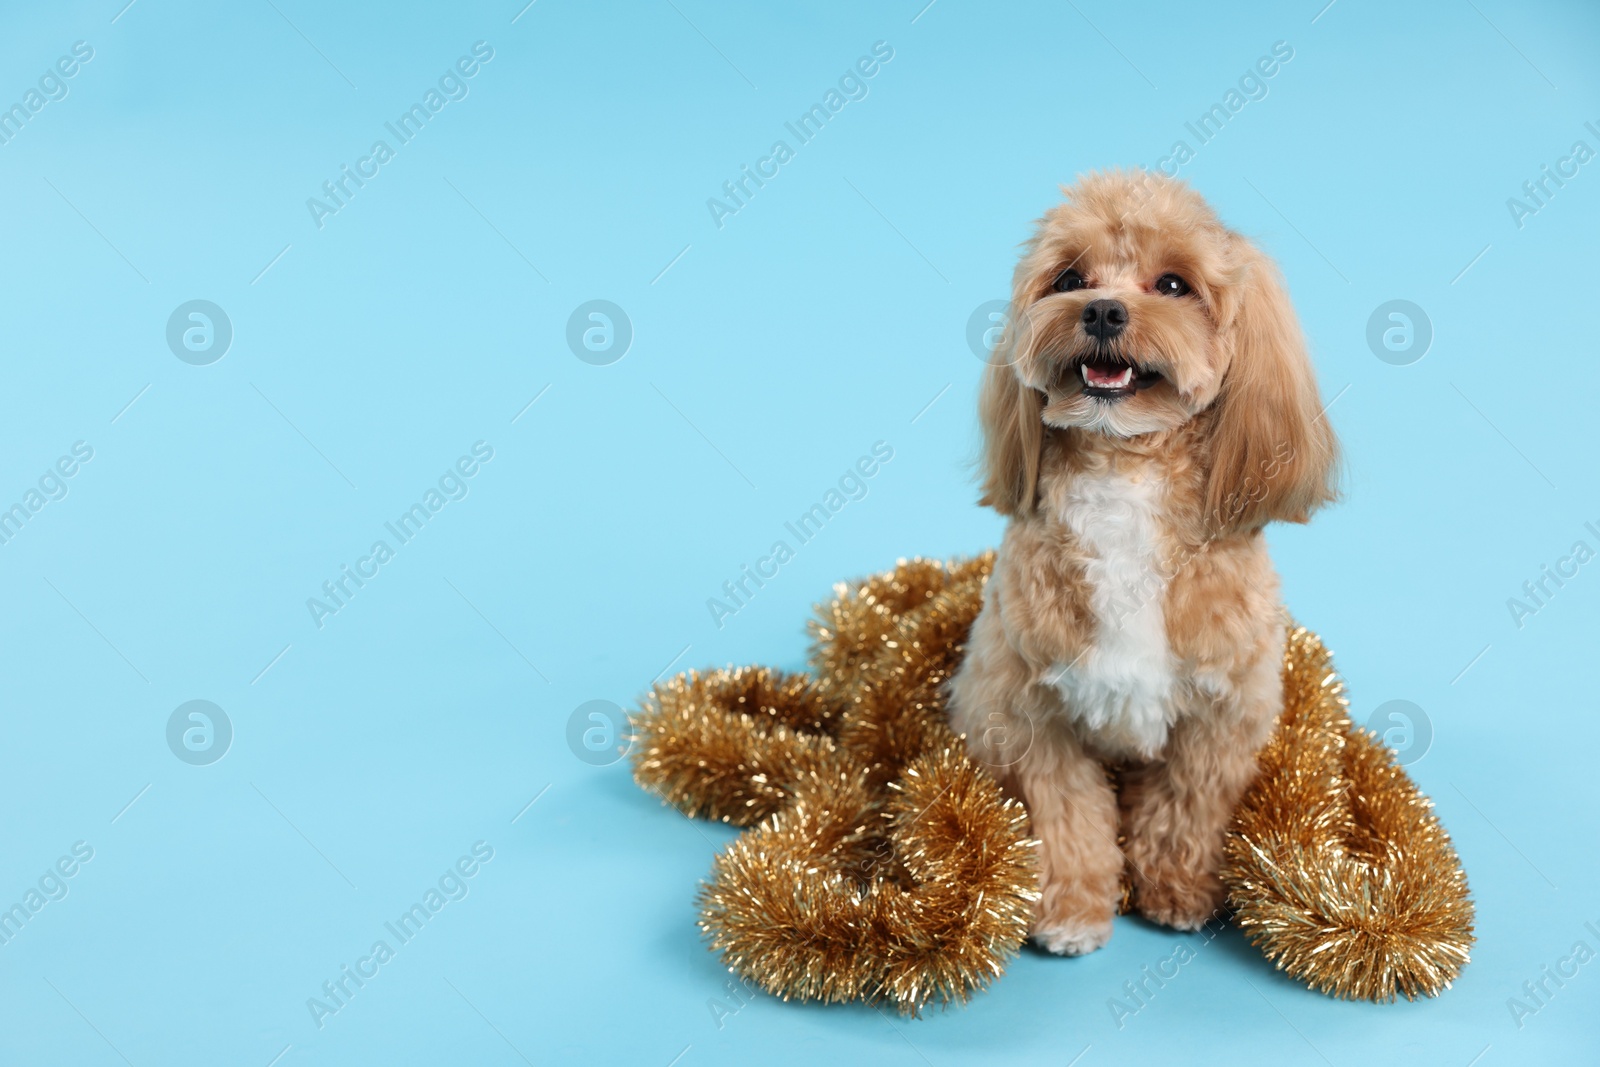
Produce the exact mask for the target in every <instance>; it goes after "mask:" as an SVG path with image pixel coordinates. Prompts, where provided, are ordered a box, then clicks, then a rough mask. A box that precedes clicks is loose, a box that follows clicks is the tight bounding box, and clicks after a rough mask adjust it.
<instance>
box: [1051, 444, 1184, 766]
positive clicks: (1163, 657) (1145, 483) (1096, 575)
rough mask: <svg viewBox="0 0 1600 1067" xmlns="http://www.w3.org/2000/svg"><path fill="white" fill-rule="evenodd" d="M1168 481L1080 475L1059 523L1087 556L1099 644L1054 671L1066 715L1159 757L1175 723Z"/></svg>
mask: <svg viewBox="0 0 1600 1067" xmlns="http://www.w3.org/2000/svg"><path fill="white" fill-rule="evenodd" d="M1161 496H1162V485H1161V482H1160V481H1159V480H1158V479H1156V478H1152V477H1144V478H1142V479H1137V480H1136V479H1135V478H1133V477H1130V476H1128V475H1125V474H1106V475H1100V476H1079V477H1078V478H1076V479H1074V480H1073V482H1072V483H1071V485H1070V487H1069V489H1068V492H1067V497H1066V500H1065V501H1064V503H1063V505H1062V509H1061V520H1062V521H1063V522H1064V523H1066V525H1067V527H1068V528H1069V529H1070V530H1071V531H1072V532H1073V534H1074V535H1075V536H1076V537H1077V539H1078V541H1079V543H1080V544H1081V545H1082V546H1083V548H1084V550H1085V551H1086V552H1087V553H1088V555H1089V559H1088V561H1087V562H1086V563H1085V566H1084V571H1085V575H1084V576H1085V578H1086V580H1087V581H1088V584H1089V601H1090V605H1091V606H1092V607H1093V609H1094V612H1095V615H1096V616H1097V617H1098V620H1099V621H1098V625H1097V629H1096V632H1095V636H1094V643H1093V645H1092V646H1091V647H1090V648H1089V649H1088V651H1086V652H1085V653H1084V654H1083V655H1081V656H1079V657H1078V660H1077V662H1076V663H1073V664H1056V665H1055V666H1054V667H1052V668H1051V670H1050V672H1049V674H1048V675H1047V678H1048V680H1049V681H1050V682H1051V683H1052V684H1053V685H1055V687H1056V688H1057V689H1058V690H1060V692H1061V696H1062V699H1063V701H1064V702H1065V704H1066V707H1067V712H1068V714H1069V715H1071V716H1072V717H1073V718H1074V719H1076V720H1077V721H1078V723H1079V725H1080V727H1082V728H1084V729H1085V730H1086V731H1087V732H1088V733H1089V734H1090V735H1092V736H1093V737H1094V738H1095V739H1096V740H1098V741H1099V742H1100V743H1101V744H1102V745H1104V746H1105V747H1107V748H1109V749H1112V750H1120V751H1126V752H1131V753H1136V754H1138V755H1141V756H1145V757H1151V756H1154V755H1155V754H1156V753H1157V752H1159V751H1160V749H1161V748H1162V746H1163V745H1165V743H1166V740H1167V729H1168V727H1170V726H1171V725H1172V720H1173V700H1172V697H1173V689H1174V684H1175V681H1174V675H1173V662H1172V651H1171V649H1170V648H1169V647H1168V645H1167V623H1166V613H1165V611H1164V608H1163V602H1164V601H1165V599H1166V596H1165V594H1166V581H1165V578H1164V574H1165V568H1164V566H1163V564H1164V562H1165V561H1164V560H1163V559H1162V558H1161V546H1160V541H1159V537H1158V533H1159V530H1160V511H1161Z"/></svg>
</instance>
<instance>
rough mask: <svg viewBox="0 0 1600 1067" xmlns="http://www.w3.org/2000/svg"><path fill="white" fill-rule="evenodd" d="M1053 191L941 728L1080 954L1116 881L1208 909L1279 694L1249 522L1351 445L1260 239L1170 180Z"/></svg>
mask: <svg viewBox="0 0 1600 1067" xmlns="http://www.w3.org/2000/svg"><path fill="white" fill-rule="evenodd" d="M1064 192H1065V193H1066V201H1065V202H1064V203H1063V204H1061V205H1059V206H1057V207H1055V208H1054V209H1052V210H1051V211H1050V212H1049V213H1047V214H1046V215H1045V216H1044V218H1042V219H1041V220H1040V221H1039V224H1038V229H1037V232H1036V233H1035V235H1034V237H1033V238H1032V240H1031V241H1030V242H1029V243H1028V245H1027V246H1026V250H1025V252H1024V254H1023V256H1022V259H1021V262H1020V263H1019V264H1018V265H1017V269H1016V274H1015V278H1014V281H1013V288H1012V297H1011V316H1010V325H1009V326H1008V328H1007V331H1006V334H1005V336H1004V337H1003V338H1002V340H1001V344H1000V346H999V347H998V349H997V352H996V355H995V357H994V358H993V359H992V361H991V364H990V366H989V367H988V369H987V371H986V377H985V380H984V383H983V389H982V398H981V403H980V412H979V414H980V421H981V423H982V427H983V431H984V453H983V459H982V472H981V473H982V478H983V489H984V495H983V503H985V504H987V505H989V506H991V507H993V508H995V509H996V510H998V511H999V512H1000V513H1001V514H1003V515H1005V516H1007V517H1008V518H1009V520H1010V521H1009V523H1008V525H1007V528H1006V532H1005V537H1004V540H1003V542H1002V546H1001V550H1000V557H999V562H998V564H997V568H996V571H995V574H994V577H993V578H992V579H991V581H990V582H989V584H988V587H987V590H986V592H985V599H984V606H983V611H982V613H981V614H980V615H979V617H978V620H977V623H976V625H975V627H974V629H973V632H972V637H971V641H970V645H969V650H968V653H967V657H966V659H965V661H964V663H963V664H962V667H961V669H960V671H959V673H958V674H957V675H956V677H955V678H954V679H953V680H952V682H951V718H952V724H953V726H954V727H955V728H956V729H957V730H958V731H960V732H963V733H964V734H965V735H966V738H967V744H968V746H969V748H970V749H971V751H972V753H973V754H974V756H976V757H977V758H978V759H979V760H980V761H982V762H983V763H984V764H986V765H987V766H988V767H989V768H990V769H991V770H993V771H994V773H995V774H996V776H997V777H998V778H999V779H1000V781H1001V784H1002V786H1003V787H1004V788H1005V789H1006V790H1008V791H1009V792H1011V793H1012V794H1013V795H1016V796H1018V797H1020V798H1021V799H1022V800H1023V802H1024V803H1025V804H1026V806H1027V809H1028V812H1029V815H1030V817H1031V819H1032V825H1033V833H1034V835H1035V836H1036V837H1038V838H1039V840H1040V841H1041V843H1042V844H1041V855H1040V859H1041V873H1042V879H1043V885H1042V889H1043V895H1042V898H1041V900H1040V903H1039V906H1038V910H1037V914H1036V917H1035V921H1034V925H1033V937H1034V939H1035V940H1036V941H1037V942H1039V943H1040V944H1041V945H1043V946H1044V947H1045V948H1047V949H1049V950H1051V951H1053V952H1059V953H1067V954H1073V955H1076V954H1079V953H1084V952H1089V951H1092V950H1094V949H1096V948H1099V947H1100V946H1101V945H1103V944H1105V942H1106V941H1107V939H1108V938H1109V937H1110V936H1111V921H1112V916H1113V915H1114V914H1115V912H1116V910H1117V907H1118V903H1119V899H1120V893H1121V882H1122V878H1123V875H1124V870H1125V869H1126V871H1127V873H1128V875H1129V877H1130V878H1131V882H1132V886H1133V902H1134V905H1135V907H1136V908H1137V910H1138V911H1139V912H1141V913H1142V914H1143V915H1145V916H1146V917H1148V918H1150V919H1153V920H1154V921H1156V922H1159V923H1164V924H1166V925H1169V926H1173V927H1177V928H1179V929H1195V928H1197V927H1198V926H1200V925H1201V924H1202V923H1204V922H1205V921H1206V920H1207V919H1208V918H1210V917H1211V916H1212V915H1213V914H1214V913H1215V910H1216V909H1217V908H1218V907H1219V906H1220V905H1221V903H1222V896H1223V893H1222V886H1221V884H1220V882H1219V881H1218V877H1217V872H1218V867H1219V864H1220V861H1221V852H1222V844H1223V835H1224V832H1225V830H1226V827H1227V825H1228V822H1229V819H1230V817H1231V815H1232V814H1233V811H1234V808H1235V806H1236V805H1237V803H1238V801H1239V799H1240V797H1241V795H1242V794H1243V793H1244V791H1245V789H1246V787H1247V786H1248V785H1249V783H1250V781H1251V780H1252V778H1253V776H1254V774H1255V768H1256V763H1255V759H1256V752H1257V750H1258V749H1259V748H1260V747H1261V745H1262V744H1263V743H1264V742H1265V740H1266V738H1267V736H1268V734H1269V732H1270V731H1271V728H1272V724H1273V722H1274V719H1275V717H1276V715H1277V713H1278V711H1279V709H1280V707H1281V701H1282V682H1281V678H1280V673H1279V672H1280V668H1281V665H1282V658H1283V642H1284V616H1283V612H1282V608H1281V606H1280V604H1279V599H1278V580H1277V576H1276V574H1275V573H1274V572H1273V569H1272V564H1271V561H1270V560H1269V559H1268V556H1267V546H1266V542H1265V540H1264V538H1263V537H1262V532H1261V530H1262V527H1263V526H1264V525H1265V524H1266V523H1267V522H1270V521H1273V520H1284V521H1290V522H1304V521H1305V520H1306V519H1307V518H1308V517H1309V516H1310V514H1311V513H1312V512H1313V511H1314V510H1315V509H1316V508H1318V507H1319V506H1320V505H1322V504H1323V503H1325V502H1327V501H1329V500H1331V499H1333V497H1334V487H1333V483H1334V478H1335V468H1336V462H1337V460H1336V451H1337V445H1336V442H1335V440H1334V436H1333V433H1332V430H1331V429H1330V428H1329V425H1328V422H1327V419H1326V417H1325V415H1324V413H1323V409H1322V405H1321V403H1320V400H1319V396H1318V391H1317V384H1316V378H1315V375H1314V373H1313V370H1312V366H1311V363H1310V360H1309V358H1308V356H1307V354H1306V351H1305V346H1304V342H1303V340H1302V338H1301V335H1300V330H1299V326H1298V324H1297V322H1296V320H1295V316H1294V312H1293V310H1292V308H1291V307H1290V304H1289V300H1288V297H1287V295H1286V294H1285V292H1284V289H1283V285H1282V283H1281V282H1280V281H1279V279H1278V276H1277V272H1276V270H1275V269H1274V267H1273V265H1272V264H1271V262H1270V261H1269V260H1268V259H1267V258H1266V257H1265V256H1264V255H1263V254H1262V253H1261V252H1260V251H1259V250H1257V249H1256V248H1255V247H1254V246H1252V245H1251V244H1250V243H1249V242H1248V241H1246V240H1245V239H1244V238H1242V237H1240V236H1239V235H1238V234H1236V233H1233V232H1232V231H1230V230H1228V229H1227V228H1226V227H1224V226H1223V225H1222V223H1221V222H1220V221H1219V220H1218V219H1217V217H1216V215H1215V214H1214V213H1213V212H1212V210H1211V209H1210V207H1208V206H1207V205H1206V203H1205V202H1204V201H1203V200H1202V199H1201V198H1200V196H1199V195H1198V194H1197V193H1195V192H1194V191H1193V190H1191V189H1190V188H1189V187H1188V186H1186V185H1184V184H1183V183H1181V182H1177V181H1172V180H1167V179H1163V178H1159V177H1156V176H1154V175H1150V174H1147V173H1144V172H1132V173H1130V172H1110V173H1100V174H1093V175H1089V176H1087V177H1085V178H1082V179H1081V180H1080V181H1079V182H1078V184H1077V185H1076V186H1074V187H1072V188H1070V189H1066V190H1064ZM1173 276H1176V278H1177V279H1178V281H1177V282H1174V281H1173V280H1172V278H1173ZM1095 301H1097V302H1098V303H1095V304H1094V305H1093V306H1092V307H1091V302H1095ZM1108 301H1114V302H1117V303H1116V308H1119V309H1120V310H1113V311H1112V312H1107V311H1106V309H1107V308H1109V307H1112V305H1111V304H1109V303H1107V302H1108ZM1108 315H1109V316H1110V317H1109V318H1108V317H1107V316H1108ZM1097 317H1098V319H1097ZM1097 321H1101V322H1102V323H1104V322H1119V325H1120V332H1115V333H1113V331H1112V329H1111V328H1110V327H1107V326H1105V325H1101V327H1100V329H1099V330H1098V331H1096V330H1095V329H1094V328H1093V327H1094V325H1095V323H1096V322H1097ZM1108 765H1114V766H1117V767H1119V768H1120V771H1119V785H1118V786H1117V787H1113V784H1112V783H1111V782H1110V781H1109V780H1108V777H1107V773H1106V770H1105V768H1106V766H1108ZM1119 841H1120V842H1121V843H1120V844H1119Z"/></svg>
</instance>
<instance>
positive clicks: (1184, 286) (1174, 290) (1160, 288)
mask: <svg viewBox="0 0 1600 1067" xmlns="http://www.w3.org/2000/svg"><path fill="white" fill-rule="evenodd" d="M1156 292H1158V293H1160V294H1161V295H1162V296H1187V295H1188V293H1189V283H1188V282H1186V281H1184V280H1183V279H1182V278H1180V277H1178V276H1177V275H1176V274H1163V275H1162V276H1161V277H1159V278H1157V279H1156Z"/></svg>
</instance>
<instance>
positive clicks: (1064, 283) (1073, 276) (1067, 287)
mask: <svg viewBox="0 0 1600 1067" xmlns="http://www.w3.org/2000/svg"><path fill="white" fill-rule="evenodd" d="M1088 284H1089V283H1088V282H1086V281H1084V280H1083V275H1081V274H1079V273H1078V272H1077V271H1075V270H1073V269H1072V268H1071V267H1068V268H1067V269H1066V270H1064V271H1062V272H1061V273H1060V274H1057V275H1056V283H1055V286H1054V288H1055V291H1056V292H1058V293H1070V292H1073V291H1074V290H1077V289H1083V288H1085V287H1087V286H1088Z"/></svg>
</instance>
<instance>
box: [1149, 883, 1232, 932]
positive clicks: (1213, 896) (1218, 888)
mask: <svg viewBox="0 0 1600 1067" xmlns="http://www.w3.org/2000/svg"><path fill="white" fill-rule="evenodd" d="M1223 896H1224V891H1223V888H1222V882H1221V881H1220V880H1218V878H1217V877H1216V875H1213V874H1205V875H1193V874H1190V875H1181V874H1178V873H1176V872H1170V871H1168V872H1162V874H1160V875H1158V876H1157V877H1156V878H1154V879H1148V880H1147V879H1140V880H1139V882H1138V887H1137V890H1136V892H1135V894H1134V906H1135V908H1136V909H1137V910H1138V912H1139V914H1140V915H1143V916H1144V917H1145V918H1146V919H1149V920H1150V921H1151V922H1157V923H1160V924H1161V925H1162V926H1170V927H1172V928H1173V929H1174V930H1198V929H1200V928H1201V927H1202V926H1205V925H1206V924H1207V923H1209V922H1214V921H1216V920H1217V919H1218V918H1220V917H1221V916H1222V915H1223V914H1225V912H1224V909H1223Z"/></svg>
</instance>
